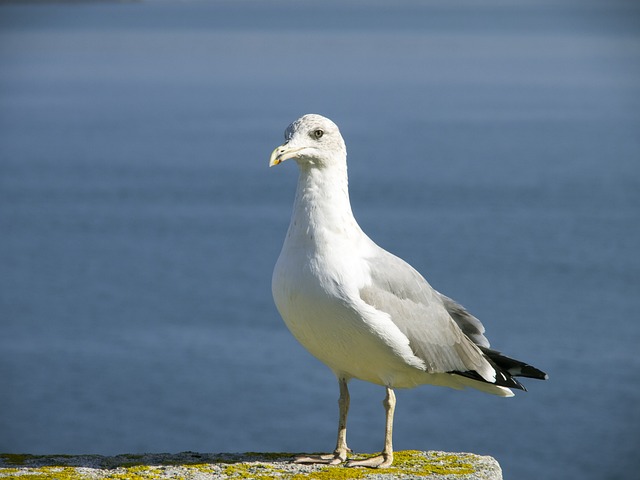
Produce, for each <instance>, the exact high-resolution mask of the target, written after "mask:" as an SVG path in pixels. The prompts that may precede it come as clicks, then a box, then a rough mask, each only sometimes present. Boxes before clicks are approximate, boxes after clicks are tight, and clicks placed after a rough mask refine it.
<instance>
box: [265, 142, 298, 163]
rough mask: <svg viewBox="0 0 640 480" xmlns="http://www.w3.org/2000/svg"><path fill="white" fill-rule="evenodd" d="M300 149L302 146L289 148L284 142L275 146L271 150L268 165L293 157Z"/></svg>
mask: <svg viewBox="0 0 640 480" xmlns="http://www.w3.org/2000/svg"><path fill="white" fill-rule="evenodd" d="M300 150H302V148H289V147H288V146H287V144H286V143H285V144H283V145H280V146H279V147H276V148H275V149H274V150H273V152H271V158H270V159H269V166H270V167H273V166H274V165H278V164H280V163H282V162H284V161H285V160H289V159H290V158H293V157H295V156H296V154H297V153H298V152H299V151H300Z"/></svg>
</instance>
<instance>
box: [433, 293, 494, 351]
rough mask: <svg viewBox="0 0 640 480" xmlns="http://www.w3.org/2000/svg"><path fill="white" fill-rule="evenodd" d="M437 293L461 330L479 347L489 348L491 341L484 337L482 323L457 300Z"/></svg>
mask: <svg viewBox="0 0 640 480" xmlns="http://www.w3.org/2000/svg"><path fill="white" fill-rule="evenodd" d="M437 293H438V295H439V296H440V300H442V303H443V305H444V308H446V309H447V312H449V315H451V318H453V320H454V321H455V322H456V323H457V324H458V327H460V330H462V332H463V333H464V334H465V335H466V336H467V337H469V338H470V339H471V340H472V341H473V343H475V344H476V345H478V346H479V347H485V348H489V346H490V345H489V340H488V339H487V337H485V336H484V325H482V322H480V320H478V319H477V318H476V317H474V316H473V315H471V314H470V313H469V312H467V310H466V309H465V308H464V307H463V306H462V305H460V304H459V303H457V302H456V301H455V300H452V299H451V298H449V297H447V296H446V295H443V294H442V293H440V292H437Z"/></svg>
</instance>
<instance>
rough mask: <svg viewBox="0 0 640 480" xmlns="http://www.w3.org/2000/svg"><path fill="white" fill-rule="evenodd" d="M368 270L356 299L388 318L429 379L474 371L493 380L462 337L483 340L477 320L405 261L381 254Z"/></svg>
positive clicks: (479, 354) (475, 349)
mask: <svg viewBox="0 0 640 480" xmlns="http://www.w3.org/2000/svg"><path fill="white" fill-rule="evenodd" d="M369 267H370V273H371V280H372V281H371V284H370V285H367V286H365V287H364V288H362V289H361V290H360V298H361V299H362V300H363V301H365V302H366V303H368V304H369V305H371V306H373V307H374V308H376V309H377V310H380V311H382V312H385V313H387V314H388V315H389V316H390V317H391V320H392V321H393V323H394V324H395V325H396V326H397V327H398V328H399V329H400V331H401V332H402V333H403V334H404V335H405V336H406V337H407V338H408V339H409V344H410V346H411V349H412V350H413V352H414V353H415V355H416V356H418V357H419V358H421V359H422V360H423V361H424V362H425V364H426V369H427V371H428V372H429V373H444V372H465V371H475V372H478V373H479V374H480V375H481V376H482V377H483V378H484V379H485V380H487V381H492V380H493V379H495V372H494V370H493V368H492V367H491V366H490V365H489V363H488V362H487V361H486V360H485V358H484V355H483V354H482V352H481V351H480V349H479V348H478V346H477V345H476V344H475V343H474V342H473V341H472V340H471V339H470V337H469V336H467V335H466V334H465V330H466V331H469V332H470V333H471V334H472V335H474V336H477V335H480V336H481V337H482V338H484V337H483V336H482V330H483V329H482V324H481V323H480V322H479V321H478V320H477V319H475V318H474V317H472V316H471V315H469V314H468V313H467V312H466V311H465V310H464V309H463V308H462V307H460V306H459V305H458V304H456V303H455V302H453V300H451V299H449V298H448V297H445V296H443V295H440V294H439V293H438V292H437V291H435V290H434V289H433V288H432V287H431V285H429V283H428V282H427V281H426V280H425V279H424V278H423V277H422V275H420V274H419V273H418V272H417V271H416V270H415V269H414V268H413V267H411V266H410V265H409V264H408V263H406V262H405V261H404V260H402V259H400V258H398V257H396V256H395V255H392V254H391V253H389V252H387V251H385V250H383V249H379V250H378V251H377V252H376V255H375V256H374V257H372V258H369ZM447 306H448V307H449V308H447ZM448 309H451V310H452V311H453V312H454V315H457V316H458V317H459V318H460V319H461V323H462V325H459V324H458V323H457V322H456V321H455V320H454V318H452V315H451V314H450V313H449V311H448ZM474 320H475V322H474ZM484 340H485V341H486V339H484ZM487 343H488V342H487Z"/></svg>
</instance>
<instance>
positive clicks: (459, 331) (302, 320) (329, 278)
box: [269, 114, 548, 468]
mask: <svg viewBox="0 0 640 480" xmlns="http://www.w3.org/2000/svg"><path fill="white" fill-rule="evenodd" d="M290 159H291V160H294V161H295V162H296V163H297V165H298V169H299V176H298V182H297V187H296V193H295V200H294V202H293V211H292V214H291V221H290V224H289V228H288V230H287V233H286V237H285V239H284V243H283V245H282V249H281V252H280V255H279V257H278V260H277V261H276V264H275V267H274V270H273V276H272V285H271V286H272V294H273V299H274V302H275V305H276V307H277V309H278V312H279V313H280V316H281V317H282V319H283V320H284V323H285V324H286V326H287V327H288V329H289V330H290V332H291V333H292V334H293V336H294V337H295V338H296V339H297V340H298V341H299V342H300V343H301V344H302V345H303V346H304V347H305V348H306V349H307V350H308V351H309V352H310V353H311V354H312V355H313V356H315V357H316V358H317V359H319V360H320V361H321V362H323V363H324V364H326V365H327V366H328V367H329V368H330V369H331V370H332V371H333V373H334V374H335V376H336V378H337V380H338V387H339V399H338V406H339V417H338V434H337V441H336V447H335V449H334V450H333V452H332V453H329V454H326V455H301V456H298V457H296V458H295V459H294V462H296V463H323V464H329V465H338V464H344V465H345V466H347V467H370V468H386V467H389V466H391V465H392V463H393V442H392V436H393V416H394V411H395V406H396V398H395V393H394V389H398V388H413V387H416V386H418V385H424V384H430V385H436V386H446V387H451V388H454V389H462V388H465V387H472V388H475V389H477V390H481V391H483V392H487V393H490V394H494V395H498V396H501V397H510V396H513V395H514V394H513V391H512V389H519V390H526V389H525V387H524V386H523V385H522V384H521V383H520V382H519V381H518V380H517V379H516V378H515V377H529V378H535V379H547V378H548V376H547V374H546V373H544V372H542V371H541V370H539V369H537V368H535V367H533V366H531V365H529V364H527V363H524V362H521V361H519V360H514V359H512V358H509V357H507V356H506V355H503V354H502V353H500V352H499V351H497V350H494V349H492V348H491V347H490V344H489V341H488V339H487V338H486V336H485V335H484V332H485V328H484V326H483V324H482V323H481V322H480V320H478V319H477V318H476V317H474V316H473V315H472V314H470V313H469V312H468V311H467V310H466V309H465V308H464V307H463V306H462V305H460V304H459V303H457V302H456V301H454V300H453V299H451V298H449V297H447V296H446V295H443V294H442V293H440V292H438V291H437V290H435V289H434V288H433V287H432V286H431V285H430V284H429V283H428V282H427V280H425V278H424V277H423V276H422V275H421V274H420V273H419V272H418V271H417V270H415V269H414V268H413V267H412V266H411V265H409V264H408V263H407V262H405V261H404V260H402V259H401V258H399V257H397V256H395V255H393V254H392V253H389V252H388V251H386V250H384V249H383V248H382V247H380V246H378V245H377V244H376V243H375V242H374V241H373V240H371V239H370V238H369V237H368V236H367V235H366V233H365V232H364V231H363V230H362V229H361V228H360V226H359V225H358V223H357V221H356V219H355V217H354V215H353V212H352V209H351V203H350V199H349V189H348V175H347V149H346V145H345V142H344V140H343V138H342V135H341V133H340V130H339V128H338V126H337V125H336V124H335V123H334V122H333V121H331V120H329V119H328V118H326V117H323V116H321V115H317V114H307V115H303V116H302V117H300V118H298V119H297V120H295V121H294V122H293V123H291V124H290V125H289V126H288V127H287V128H286V130H285V141H284V143H283V144H282V145H280V146H278V147H276V148H275V149H274V150H273V152H272V153H271V157H270V160H269V166H270V167H273V166H275V165H278V164H280V163H282V162H284V161H286V160H290ZM352 379H359V380H363V381H366V382H371V383H373V384H377V385H380V386H382V387H384V388H385V389H386V395H385V398H384V400H383V406H384V409H385V417H386V423H385V434H384V445H383V448H382V451H381V452H380V454H377V455H374V456H371V457H369V458H366V459H364V460H362V459H351V460H350V459H349V458H348V456H349V454H350V453H351V450H350V449H349V447H348V446H347V415H348V412H349V402H350V397H349V389H348V383H349V381H350V380H352Z"/></svg>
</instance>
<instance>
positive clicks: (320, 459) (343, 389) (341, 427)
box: [294, 378, 351, 465]
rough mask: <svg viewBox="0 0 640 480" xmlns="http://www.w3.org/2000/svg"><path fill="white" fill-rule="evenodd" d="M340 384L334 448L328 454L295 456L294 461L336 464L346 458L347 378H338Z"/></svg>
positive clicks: (348, 450)
mask: <svg viewBox="0 0 640 480" xmlns="http://www.w3.org/2000/svg"><path fill="white" fill-rule="evenodd" d="M338 385H339V386H340V398H339V399H338V407H339V410H340V416H339V418H338V440H337V441H336V449H335V450H334V451H333V453H332V454H329V455H306V456H300V457H296V459H295V460H294V462H295V463H326V464H329V465H337V464H339V463H342V462H344V461H346V460H347V453H348V452H350V451H351V450H350V449H349V447H347V414H348V413H349V388H348V387H347V380H346V379H344V378H339V379H338Z"/></svg>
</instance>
